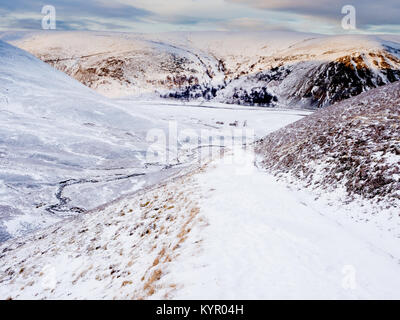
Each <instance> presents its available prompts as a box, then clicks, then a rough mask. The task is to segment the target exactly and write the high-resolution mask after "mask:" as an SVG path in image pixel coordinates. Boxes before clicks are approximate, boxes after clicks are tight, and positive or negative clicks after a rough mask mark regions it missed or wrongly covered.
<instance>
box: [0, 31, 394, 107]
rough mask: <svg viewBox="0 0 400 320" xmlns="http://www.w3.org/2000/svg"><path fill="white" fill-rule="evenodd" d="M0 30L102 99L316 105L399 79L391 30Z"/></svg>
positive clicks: (6, 36) (290, 105) (13, 42)
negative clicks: (380, 32)
mask: <svg viewBox="0 0 400 320" xmlns="http://www.w3.org/2000/svg"><path fill="white" fill-rule="evenodd" d="M2 37H3V38H5V39H8V40H10V42H11V43H12V44H14V45H16V46H18V47H20V48H23V49H24V50H27V51H29V52H31V53H32V54H34V55H35V56H37V57H39V58H40V59H42V60H43V61H45V62H47V63H49V64H51V65H53V66H54V67H56V68H57V69H59V70H61V71H63V72H66V73H67V74H69V75H70V76H72V77H74V78H75V79H77V80H78V81H80V82H82V83H83V84H85V85H87V86H89V87H91V88H93V89H95V90H96V91H98V92H99V93H101V94H103V95H106V96H110V97H127V96H129V97H132V96H135V97H137V96H149V95H150V96H153V97H154V95H156V96H160V95H161V96H162V97H167V98H177V99H180V100H188V99H189V100H211V101H217V102H224V103H234V104H243V105H262V106H284V107H288V106H289V107H297V108H298V107H323V106H327V105H329V104H332V103H334V102H338V101H341V100H344V99H347V98H349V97H352V96H355V95H358V94H360V93H362V92H365V91H367V90H370V89H372V88H375V87H378V86H382V85H385V84H388V83H391V82H395V81H398V80H399V79H400V38H398V37H396V36H381V37H378V36H361V35H357V36H355V35H347V36H321V35H315V34H301V33H290V32H269V33H268V32H258V33H257V32H255V33H224V32H214V33H211V32H199V33H166V34H129V33H90V32H57V33H46V32H39V33H38V32H35V33H21V34H17V35H13V34H12V33H11V34H10V33H4V34H3V35H2Z"/></svg>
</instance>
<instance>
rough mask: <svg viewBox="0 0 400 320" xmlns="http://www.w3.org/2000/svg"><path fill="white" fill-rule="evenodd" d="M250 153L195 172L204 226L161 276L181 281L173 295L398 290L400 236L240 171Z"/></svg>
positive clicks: (392, 293) (390, 294) (387, 294)
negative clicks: (192, 247)
mask: <svg viewBox="0 0 400 320" xmlns="http://www.w3.org/2000/svg"><path fill="white" fill-rule="evenodd" d="M250 159H251V157H249V156H248V154H246V153H245V152H243V151H240V150H236V152H235V153H234V154H233V155H230V156H227V158H225V159H222V160H220V161H217V162H215V163H213V164H211V165H210V168H209V169H208V170H207V172H206V173H205V174H202V175H199V176H198V183H199V185H200V187H201V189H202V193H203V197H202V200H201V201H200V212H201V213H202V216H203V217H204V218H205V219H206V220H207V222H208V227H206V228H204V227H202V226H200V227H199V228H197V229H196V230H193V232H194V235H193V236H192V237H190V238H189V239H188V240H187V241H189V242H190V241H191V240H192V239H193V240H194V239H197V237H201V239H202V242H201V243H202V250H201V252H200V253H196V254H193V252H190V251H189V250H188V252H186V254H185V256H184V257H181V259H180V260H179V261H176V262H175V263H174V264H173V265H172V266H171V267H170V268H169V274H168V275H167V276H166V277H165V280H163V281H162V283H164V282H168V281H176V282H178V283H181V285H182V286H181V289H180V290H179V291H177V292H176V294H175V295H174V296H173V298H174V299H398V298H399V297H400V292H399V290H398V288H399V285H400V277H399V275H400V268H399V265H398V261H399V257H400V249H399V241H400V240H399V238H395V237H385V236H384V235H382V234H380V232H379V231H377V229H374V228H369V227H371V226H365V225H363V224H361V225H360V224H357V223H355V222H354V221H351V220H349V219H346V218H344V217H343V216H342V215H341V214H340V213H336V214H334V213H333V211H334V210H333V209H334V208H332V207H330V206H328V205H327V203H324V202H323V201H319V202H318V201H317V202H315V201H314V200H313V198H311V197H310V195H307V194H304V192H298V191H293V190H290V189H289V188H288V187H287V185H285V184H283V183H278V182H276V180H275V178H274V177H273V176H271V175H268V174H265V173H264V172H262V171H259V170H258V169H256V168H253V169H252V170H250V171H246V173H245V174H243V170H242V169H243V163H244V162H246V161H249V160H250ZM251 164H252V162H251V161H250V162H248V165H249V166H251ZM353 274H354V279H353V278H352V276H353ZM348 277H350V278H349V279H348ZM157 297H159V296H155V298H157Z"/></svg>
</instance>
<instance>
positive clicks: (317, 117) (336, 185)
mask: <svg viewBox="0 0 400 320" xmlns="http://www.w3.org/2000/svg"><path fill="white" fill-rule="evenodd" d="M399 120H400V83H394V84H391V85H387V86H384V87H382V88H377V89H373V90H371V91H369V92H366V93H363V94H361V95H359V96H357V97H354V98H351V99H348V100H346V101H343V102H340V103H337V104H334V105H332V106H330V107H328V108H326V109H324V110H320V111H318V112H315V113H314V114H312V115H311V116H309V117H307V118H305V119H302V120H300V121H298V122H296V123H293V124H291V125H289V126H287V127H285V128H283V129H281V130H278V131H277V132H274V133H273V134H271V135H269V136H267V137H266V138H263V139H261V140H260V141H258V142H257V147H256V150H257V152H258V153H259V155H260V166H262V167H263V168H265V169H267V170H268V171H269V172H272V173H274V174H276V175H277V176H279V177H281V178H287V179H289V180H292V181H294V182H295V183H296V184H298V185H301V186H303V187H304V186H306V187H310V188H313V189H314V190H316V191H317V192H318V193H319V194H327V193H328V194H329V195H330V196H331V197H332V198H335V197H337V198H339V199H340V198H341V199H342V200H344V201H345V202H348V203H353V202H354V200H368V202H369V204H367V205H366V206H365V210H367V211H372V210H371V208H372V205H371V203H373V204H374V207H375V211H374V212H376V213H378V214H382V211H384V210H385V209H388V210H389V211H390V212H391V214H392V215H393V216H395V217H397V216H398V212H399V208H400V121H399ZM354 215H355V216H356V215H357V214H356V213H354ZM364 218H365V219H368V218H369V217H368V216H367V217H364Z"/></svg>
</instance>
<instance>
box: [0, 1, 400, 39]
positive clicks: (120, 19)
mask: <svg viewBox="0 0 400 320" xmlns="http://www.w3.org/2000/svg"><path fill="white" fill-rule="evenodd" d="M0 1H2V3H1V4H0V15H1V16H2V19H1V21H0V28H1V29H2V30H8V29H13V30H21V29H22V30H23V29H25V30H26V29H29V30H32V29H40V28H41V19H42V17H43V15H42V14H41V9H42V7H43V6H44V5H48V4H50V5H53V6H54V7H55V8H56V11H57V28H58V29H62V30H74V29H79V30H112V31H133V32H160V31H176V30H179V31H184V30H188V31H196V30H235V31H238V30H247V31H248V30H256V31H258V30H275V29H279V30H294V31H302V32H316V33H343V32H344V30H343V29H341V20H342V18H343V14H342V13H341V9H342V7H343V5H347V4H349V2H351V1H349V0H318V1H312V0H84V1H82V0H45V1H41V0H12V1H8V0H0ZM352 2H353V4H352V5H353V6H355V8H356V10H357V15H356V17H357V27H358V29H359V30H358V32H371V33H377V32H387V33H396V32H397V33H398V30H399V26H400V23H399V19H398V17H400V1H399V0H380V1H377V0H352Z"/></svg>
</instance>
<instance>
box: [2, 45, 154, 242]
mask: <svg viewBox="0 0 400 320" xmlns="http://www.w3.org/2000/svg"><path fill="white" fill-rule="evenodd" d="M0 59H1V65H0V163H1V166H0V193H1V195H2V196H1V199H0V216H1V226H3V227H4V224H7V230H8V231H7V232H6V231H3V228H2V227H0V234H1V235H0V240H3V239H4V238H5V237H8V236H9V233H10V232H11V233H14V232H22V231H26V230H30V229H32V228H35V227H37V226H38V225H41V224H42V223H44V224H45V225H46V224H47V223H51V222H54V221H57V219H58V216H59V215H63V214H69V213H70V214H73V213H79V212H82V211H83V208H79V207H74V206H72V207H69V206H68V202H69V201H70V199H69V198H68V197H65V196H64V195H63V189H64V188H65V186H67V185H73V184H75V185H76V186H79V185H80V184H81V183H84V182H90V181H93V182H94V181H104V180H113V179H116V178H119V179H121V181H122V178H123V177H124V176H127V175H132V174H135V173H136V172H137V171H138V170H140V168H141V167H142V163H143V160H142V158H143V156H142V153H143V150H146V149H147V146H148V144H147V143H145V141H144V137H145V133H146V131H147V128H148V127H151V126H152V125H154V122H153V121H152V120H149V119H147V118H146V117H142V116H134V115H132V114H128V113H126V112H124V111H122V110H120V109H119V108H116V107H115V106H114V105H113V104H112V102H110V101H108V100H107V99H106V98H104V97H102V96H100V95H98V94H96V93H95V92H93V91H92V90H90V89H89V88H87V87H85V86H83V85H82V84H80V83H79V82H77V81H75V80H74V79H71V78H69V77H68V76H67V75H65V74H63V73H61V72H59V71H56V70H54V69H53V68H52V67H50V66H49V65H47V64H45V63H43V62H42V61H40V60H38V59H37V58H34V57H33V56H31V55H30V54H28V53H26V52H23V51H22V50H20V49H17V48H15V47H12V46H10V45H9V44H6V43H4V42H1V41H0ZM113 168H115V169H114V170H113ZM117 168H127V169H126V170H117ZM128 168H129V169H128ZM139 172H141V171H139ZM135 184H136V183H134V181H133V179H132V185H130V186H128V185H125V187H126V188H128V190H129V188H134V185H135ZM97 200H98V201H100V203H101V201H103V200H104V199H102V195H100V194H98V198H97Z"/></svg>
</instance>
